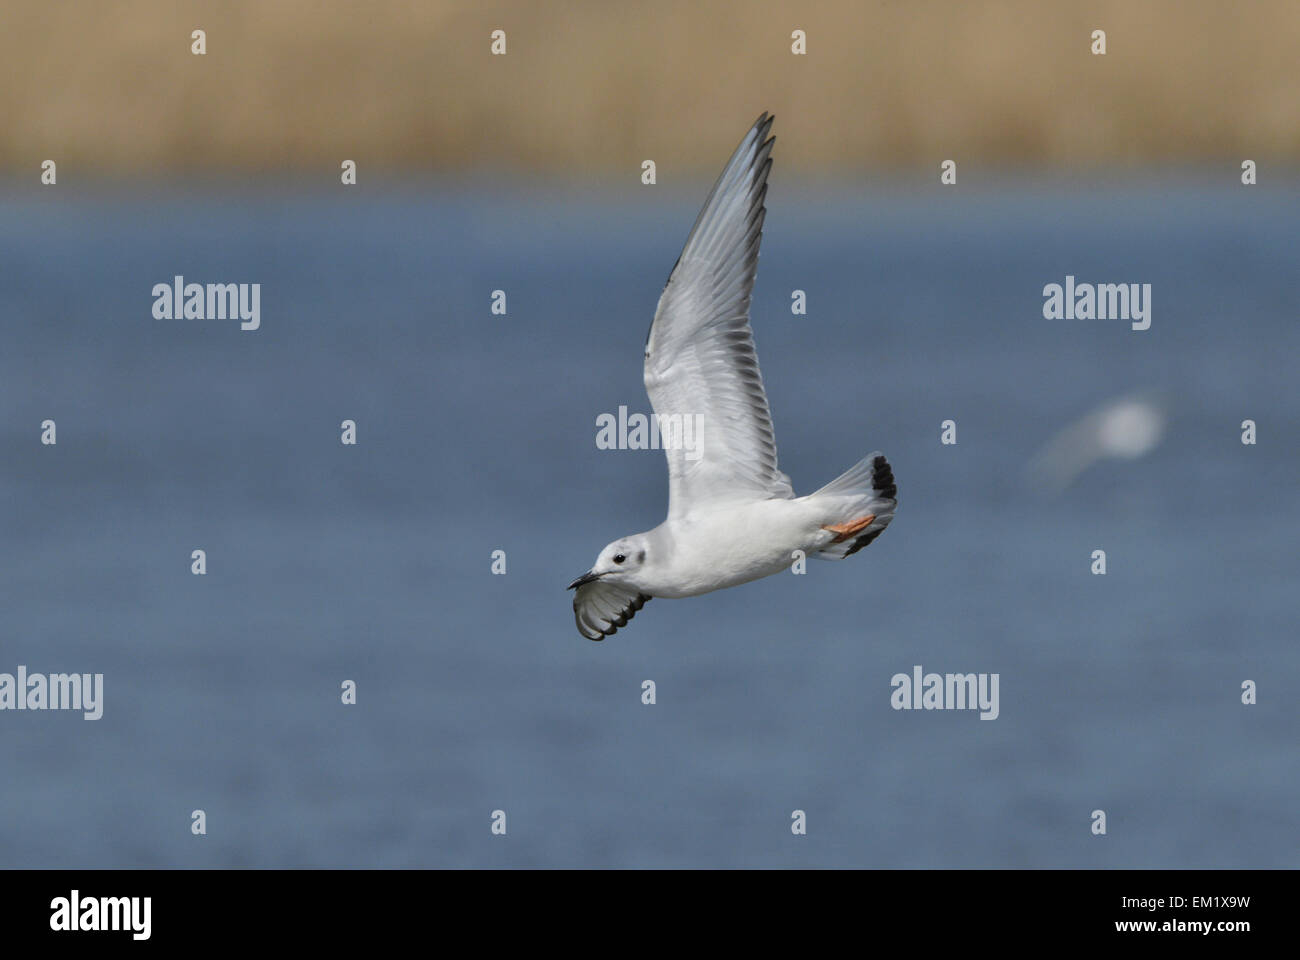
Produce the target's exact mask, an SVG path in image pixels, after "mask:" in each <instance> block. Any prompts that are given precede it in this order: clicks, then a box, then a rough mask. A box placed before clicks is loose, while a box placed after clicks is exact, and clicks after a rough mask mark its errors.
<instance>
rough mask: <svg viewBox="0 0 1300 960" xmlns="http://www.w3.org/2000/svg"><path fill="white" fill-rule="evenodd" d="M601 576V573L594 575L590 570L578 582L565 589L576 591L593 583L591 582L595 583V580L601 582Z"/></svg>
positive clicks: (575, 581)
mask: <svg viewBox="0 0 1300 960" xmlns="http://www.w3.org/2000/svg"><path fill="white" fill-rule="evenodd" d="M601 576H602V574H599V573H592V572H591V571H590V570H588V571H587V572H586V573H584V574H583V575H582V576H580V577H579V578H578V579H577V580H574V581H573V583H571V584H569V585H568V587H566V588H565V589H567V590H574V589H576V588H578V587H580V586H582V585H583V584H584V583H591V581H593V580H599V579H600V578H601Z"/></svg>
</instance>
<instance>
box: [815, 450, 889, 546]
mask: <svg viewBox="0 0 1300 960" xmlns="http://www.w3.org/2000/svg"><path fill="white" fill-rule="evenodd" d="M815 498H826V499H827V500H831V499H834V500H838V501H840V504H839V505H837V510H836V512H837V515H838V513H839V512H840V511H839V509H838V507H839V506H840V505H842V506H843V511H842V512H843V517H842V523H841V524H840V526H842V527H843V529H844V530H845V531H846V533H845V534H844V539H842V540H840V541H839V542H836V543H829V544H827V545H826V546H824V547H822V549H821V550H819V551H818V552H817V553H815V554H813V556H815V557H818V558H820V559H822V560H843V559H844V558H845V557H851V556H853V555H854V554H855V553H857V552H858V551H859V550H861V549H862V548H863V547H865V546H866V545H867V544H869V543H870V542H871V541H872V540H874V539H876V537H878V536H880V535H881V534H882V533H884V531H885V527H887V526H889V521H890V520H893V519H894V509H895V508H896V507H897V506H898V487H897V486H896V485H895V484H894V471H893V470H891V469H890V467H889V461H888V460H886V459H885V457H884V454H882V453H880V452H876V453H872V454H868V455H867V456H866V457H864V458H863V459H862V460H859V461H858V462H857V463H855V464H854V465H853V466H851V467H850V468H849V469H848V470H846V471H845V472H844V473H842V474H841V475H840V476H838V477H836V478H835V479H834V480H832V481H831V482H830V483H828V484H826V486H824V487H822V488H821V489H820V490H818V491H817V492H816V493H814V494H812V495H810V496H809V498H808V499H810V500H812V499H815ZM867 516H872V517H874V519H873V520H872V521H871V522H870V523H868V524H867V525H866V526H864V527H861V528H858V527H857V523H856V522H858V521H860V520H861V519H864V518H866V517H867Z"/></svg>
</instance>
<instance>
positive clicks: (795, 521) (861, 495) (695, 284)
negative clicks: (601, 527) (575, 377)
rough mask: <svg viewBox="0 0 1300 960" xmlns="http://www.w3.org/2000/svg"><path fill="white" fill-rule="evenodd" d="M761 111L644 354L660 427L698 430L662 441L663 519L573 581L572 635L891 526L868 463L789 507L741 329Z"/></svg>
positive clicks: (851, 545)
mask: <svg viewBox="0 0 1300 960" xmlns="http://www.w3.org/2000/svg"><path fill="white" fill-rule="evenodd" d="M771 128H772V118H771V117H769V116H768V115H767V114H766V113H764V114H763V115H762V116H761V117H759V118H758V121H757V122H756V123H755V124H754V126H753V127H752V128H751V129H750V131H749V133H747V134H746V135H745V139H744V140H742V141H741V143H740V146H739V147H737V148H736V152H735V153H734V154H733V155H732V157H731V160H730V161H729V162H728V163H727V166H726V169H724V170H723V171H722V176H720V177H719V178H718V182H717V183H716V184H714V186H713V190H712V191H711V192H710V193H709V197H708V199H707V200H705V201H704V209H702V210H701V211H700V215H699V217H698V218H697V219H696V221H695V226H694V228H693V229H692V230H691V233H690V236H689V237H688V238H687V240H686V246H685V247H684V248H683V249H682V254H681V256H680V257H679V258H678V259H677V264H676V266H674V267H673V271H672V273H671V274H670V275H669V277H668V284H667V286H666V287H664V292H663V294H662V295H661V296H660V297H659V306H658V308H657V309H656V310H655V317H654V322H653V323H652V324H651V326H650V334H649V337H648V338H647V339H646V345H645V386H646V392H647V393H649V395H650V402H651V403H652V404H653V405H654V409H655V413H656V414H658V416H659V418H660V422H665V421H667V422H670V423H671V422H673V421H674V418H680V419H681V421H685V420H686V419H687V418H692V419H691V422H692V423H699V424H701V426H702V430H701V432H700V434H699V436H698V437H697V438H696V446H695V448H693V449H688V447H689V445H687V444H684V443H676V444H668V443H665V444H664V447H665V452H666V454H667V457H668V519H666V520H665V521H664V522H663V523H661V524H660V525H659V526H657V527H655V528H654V529H653V530H650V531H647V532H646V533H637V534H633V535H631V536H627V537H620V538H619V539H618V540H615V541H614V542H613V543H611V544H610V545H609V546H607V547H605V549H604V550H602V551H601V552H600V556H598V557H597V558H596V562H595V564H594V565H593V566H592V568H591V569H590V570H589V571H588V572H587V573H584V574H583V575H582V576H580V577H578V579H576V580H574V581H573V583H571V584H569V589H571V590H572V589H575V588H576V590H577V593H575V594H574V597H573V611H574V615H575V617H576V619H577V623H578V630H579V631H580V632H581V633H582V635H583V636H584V637H587V638H588V639H590V640H603V639H605V637H608V636H610V635H611V634H613V633H615V632H616V631H617V630H618V628H619V627H622V626H626V624H627V622H628V621H629V620H631V619H632V617H633V615H635V613H636V612H637V611H638V610H640V609H641V608H642V607H643V606H644V605H645V603H646V601H647V600H649V599H650V598H651V597H693V596H697V595H699V594H702V593H709V592H710V591H713V590H720V589H722V588H723V587H733V586H736V585H737V584H741V583H748V582H749V581H751V580H757V579H759V578H760V577H766V576H770V575H771V574H774V573H778V572H780V571H782V570H786V569H788V568H789V567H790V565H791V564H792V563H793V562H794V559H795V553H794V551H796V550H800V551H803V554H804V555H805V556H815V557H819V558H821V559H831V560H842V559H843V558H845V557H849V556H852V555H853V554H855V553H857V552H858V551H859V550H861V549H862V548H863V547H865V546H866V545H867V544H869V543H871V541H873V540H874V539H876V537H878V536H880V534H881V532H882V531H883V530H884V529H885V527H886V526H888V525H889V521H890V520H891V519H893V516H894V508H895V507H896V506H897V502H898V501H897V499H896V497H897V493H898V490H897V488H896V487H895V486H894V475H893V472H892V471H891V469H890V466H889V462H888V461H887V460H886V459H885V458H884V457H883V456H882V455H881V454H879V453H872V454H869V455H868V456H867V457H865V458H864V459H862V460H861V461H859V462H858V463H857V464H856V465H854V466H853V467H851V468H850V469H849V470H848V471H847V472H846V473H845V474H843V475H842V476H840V477H839V478H838V479H836V480H832V481H831V482H830V483H828V484H827V485H826V486H824V487H822V488H821V489H820V490H818V491H817V492H816V493H813V494H810V495H809V496H806V497H796V496H795V495H794V490H793V489H792V488H791V486H790V478H789V477H787V476H786V475H785V474H784V473H782V472H781V471H780V470H779V469H777V465H776V441H775V439H774V438H773V435H772V416H771V413H770V412H769V411H768V406H767V395H766V394H765V393H764V392H763V378H762V376H761V375H760V374H759V371H758V357H757V355H756V354H755V352H754V337H753V333H752V331H751V330H750V327H749V300H750V293H751V291H752V290H753V287H754V276H755V274H756V272H757V269H758V246H759V241H760V239H761V238H762V231H763V217H764V213H765V210H764V207H763V200H764V197H766V195H767V175H768V172H769V171H770V170H771V169H772V160H771V153H772V144H773V142H774V140H773V139H772V138H769V137H768V132H769V131H770V130H771Z"/></svg>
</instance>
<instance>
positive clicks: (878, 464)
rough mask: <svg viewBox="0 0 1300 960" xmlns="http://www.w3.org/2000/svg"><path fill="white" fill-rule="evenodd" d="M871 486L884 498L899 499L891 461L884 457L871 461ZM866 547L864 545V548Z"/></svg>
mask: <svg viewBox="0 0 1300 960" xmlns="http://www.w3.org/2000/svg"><path fill="white" fill-rule="evenodd" d="M871 486H872V488H873V489H874V490H875V491H876V492H877V493H879V494H880V495H881V496H882V497H887V498H888V499H890V500H893V499H895V498H897V497H898V485H897V484H895V483H894V471H893V469H892V468H891V467H890V466H889V461H888V460H886V459H885V458H884V457H883V456H878V457H876V459H874V460H872V461H871ZM868 542H870V541H868ZM865 545H866V544H863V546H865Z"/></svg>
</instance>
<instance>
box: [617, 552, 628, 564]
mask: <svg viewBox="0 0 1300 960" xmlns="http://www.w3.org/2000/svg"><path fill="white" fill-rule="evenodd" d="M626 559H627V557H625V556H623V554H621V553H616V554H614V562H615V563H622V562H623V561H624V560H626Z"/></svg>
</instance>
